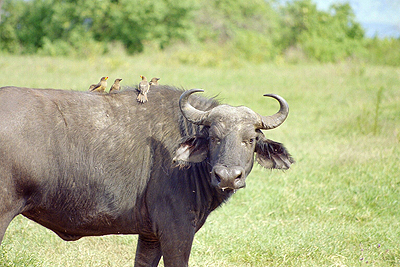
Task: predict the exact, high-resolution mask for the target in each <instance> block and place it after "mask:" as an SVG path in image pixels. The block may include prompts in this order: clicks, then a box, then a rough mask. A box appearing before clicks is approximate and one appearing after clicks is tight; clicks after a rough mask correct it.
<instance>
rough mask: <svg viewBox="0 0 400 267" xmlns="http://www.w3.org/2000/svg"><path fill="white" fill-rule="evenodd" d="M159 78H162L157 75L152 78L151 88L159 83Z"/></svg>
mask: <svg viewBox="0 0 400 267" xmlns="http://www.w3.org/2000/svg"><path fill="white" fill-rule="evenodd" d="M159 79H160V78H156V77H154V78H152V79H151V81H150V83H149V84H150V88H151V86H152V85H158V80H159Z"/></svg>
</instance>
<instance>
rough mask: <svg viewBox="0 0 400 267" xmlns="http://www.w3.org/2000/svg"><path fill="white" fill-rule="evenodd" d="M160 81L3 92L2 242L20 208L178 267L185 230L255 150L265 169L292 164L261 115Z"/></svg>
mask: <svg viewBox="0 0 400 267" xmlns="http://www.w3.org/2000/svg"><path fill="white" fill-rule="evenodd" d="M200 91H202V90H199V89H193V90H189V91H182V90H179V89H176V88H173V87H169V86H157V87H154V88H152V90H151V91H150V92H149V102H147V103H144V104H142V103H138V102H137V101H136V97H137V91H136V90H135V89H133V88H132V89H127V90H124V91H121V92H118V93H115V94H106V95H104V94H96V93H90V92H77V91H66V90H55V89H31V88H17V87H3V88H0V118H1V119H0V158H1V160H0V184H1V187H0V242H1V240H2V238H3V236H4V233H5V231H6V228H7V226H8V225H9V223H10V222H11V220H12V219H13V218H14V217H15V216H17V215H18V214H22V215H24V216H25V217H27V218H29V219H31V220H33V221H35V222H37V223H39V224H41V225H43V226H44V227H47V228H48V229H51V230H52V231H54V232H55V233H56V234H57V235H59V236H60V237H61V238H62V239H64V240H67V241H72V240H77V239H79V238H81V237H83V236H99V235H107V234H139V241H138V245H137V251H136V258H135V266H157V264H158V262H159V260H160V258H161V256H163V259H164V264H165V266H187V264H188V260H189V254H190V250H191V246H192V242H193V238H194V234H195V233H196V231H198V230H199V229H200V228H201V226H202V225H203V224H204V222H205V220H206V218H207V216H208V215H209V214H210V212H211V211H213V210H214V209H216V208H217V207H218V206H220V205H221V204H222V203H223V202H224V201H226V200H227V199H228V198H229V197H230V196H231V195H232V194H233V193H234V192H235V190H237V189H239V188H242V187H244V186H245V179H246V177H247V175H248V174H249V173H250V171H251V169H252V166H253V161H254V154H256V159H257V161H258V163H259V164H261V165H262V166H264V167H266V168H277V169H287V168H289V166H290V165H291V164H292V163H293V159H292V158H291V156H290V155H289V153H288V152H287V151H286V149H285V148H284V147H283V146H282V145H281V144H280V143H277V142H274V141H271V140H268V139H266V138H265V136H264V134H263V133H262V132H261V130H262V129H265V130H267V129H272V128H275V127H278V126H279V125H280V124H282V123H283V121H284V120H285V119H286V117H287V115H288V111H289V109H288V105H287V103H286V101H285V100H284V99H283V98H281V97H279V96H277V95H266V96H269V97H273V98H275V99H276V100H278V101H279V103H280V110H279V111H278V112H277V113H276V114H274V115H272V116H261V115H259V114H257V113H255V112H254V111H252V110H251V109H249V108H247V107H243V106H240V107H232V106H229V105H222V104H219V103H218V101H216V100H215V99H208V98H203V97H200V96H199V95H197V94H195V95H192V94H193V93H195V92H200Z"/></svg>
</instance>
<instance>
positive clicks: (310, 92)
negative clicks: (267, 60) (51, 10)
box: [0, 54, 400, 267]
mask: <svg viewBox="0 0 400 267" xmlns="http://www.w3.org/2000/svg"><path fill="white" fill-rule="evenodd" d="M0 69H1V72H0V86H6V85H15V86H26V87H38V88H63V89H73V90H86V89H87V88H88V87H89V85H90V84H92V83H97V81H98V80H99V78H100V77H101V76H105V75H107V76H110V80H111V81H113V80H114V79H115V78H122V79H123V81H122V82H121V83H122V84H123V85H133V84H137V83H138V82H139V81H140V78H139V75H146V76H147V77H153V76H158V77H161V80H160V82H161V83H163V84H171V85H176V86H179V87H181V86H182V87H184V88H187V89H190V88H203V89H205V95H207V96H214V95H217V94H218V95H219V99H221V100H222V101H223V102H225V103H229V104H231V105H246V106H248V107H250V108H252V109H253V110H254V111H256V112H259V113H261V114H265V115H267V114H272V113H273V112H275V111H276V110H277V108H278V104H277V103H276V101H273V100H271V99H267V98H263V97H262V95H263V94H264V93H277V94H280V95H281V96H283V97H285V98H286V100H287V101H288V103H289V105H290V115H289V118H288V119H287V121H286V122H285V123H284V124H283V125H282V126H281V127H279V128H277V129H274V130H271V131H265V134H266V136H267V137H269V138H271V139H273V140H275V141H279V142H282V143H284V144H285V145H286V147H287V148H288V150H289V151H290V152H291V153H292V155H293V157H294V158H295V159H296V161H297V162H296V164H295V165H293V168H292V169H290V170H288V171H286V172H281V171H269V170H264V169H262V168H261V167H259V166H258V165H255V167H254V169H253V171H252V173H251V175H250V176H249V177H248V178H247V187H246V188H245V189H241V190H239V191H238V192H237V193H236V194H235V195H234V196H233V197H232V198H231V200H230V201H229V202H228V203H227V204H225V205H223V206H222V207H221V208H219V209H218V210H216V211H215V212H214V213H212V214H211V216H210V217H209V219H208V220H207V222H206V224H205V225H204V227H203V228H202V229H201V230H200V231H199V232H198V234H197V235H196V237H195V241H194V245H193V249H192V255H191V259H190V265H191V266H364V265H365V266H399V265H400V163H399V162H400V68H390V67H377V66H368V65H363V64H360V63H357V62H351V61H349V62H343V63H340V64H329V65H319V64H309V65H306V64H303V65H284V64H277V63H276V64H272V63H271V64H268V65H258V66H255V65H246V64H241V65H240V66H234V65H230V66H229V67H228V66H227V67H225V68H224V67H223V66H221V67H220V68H205V67H202V68H200V67H196V66H184V65H181V64H179V62H178V61H176V60H174V58H173V57H170V56H167V55H165V54H157V55H151V56H149V55H142V56H137V57H126V58H125V57H123V56H120V55H112V56H105V57H101V58H91V59H85V60H77V59H65V58H41V57H35V56H29V57H20V56H4V55H2V56H1V57H0ZM135 247H136V236H104V237H93V238H83V239H81V240H79V241H76V242H64V241H62V240H61V239H60V238H58V237H57V236H56V235H55V234H53V233H52V232H51V231H49V230H47V229H45V228H43V227H41V226H39V225H37V224H36V223H34V222H32V221H29V220H28V219H26V218H24V217H22V216H18V217H17V218H15V219H14V221H13V222H12V224H11V225H10V227H9V228H8V230H7V232H6V235H5V238H4V241H3V244H2V245H1V253H0V266H63V267H69V266H71V267H72V266H133V262H134V255H135Z"/></svg>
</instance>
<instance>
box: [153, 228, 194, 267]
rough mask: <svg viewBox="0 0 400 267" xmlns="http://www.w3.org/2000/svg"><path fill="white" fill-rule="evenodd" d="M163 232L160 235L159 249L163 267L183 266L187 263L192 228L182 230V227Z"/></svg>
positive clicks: (192, 236) (191, 240)
mask: <svg viewBox="0 0 400 267" xmlns="http://www.w3.org/2000/svg"><path fill="white" fill-rule="evenodd" d="M176 229H179V230H178V231H174V230H170V231H169V232H168V233H166V232H164V233H163V235H162V236H161V237H160V242H161V251H162V255H163V260H164V266H165V267H185V266H188V264H189V256H190V251H191V249H192V243H193V239H194V233H195V231H194V229H190V230H192V231H190V230H186V231H185V230H184V228H183V227H181V228H176Z"/></svg>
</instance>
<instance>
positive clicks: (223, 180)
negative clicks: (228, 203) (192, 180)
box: [211, 165, 246, 191]
mask: <svg viewBox="0 0 400 267" xmlns="http://www.w3.org/2000/svg"><path fill="white" fill-rule="evenodd" d="M245 180H246V173H245V171H244V169H243V168H242V167H240V166H235V167H230V168H228V167H225V166H222V165H219V166H215V167H214V168H213V169H212V171H211V184H212V185H213V186H214V187H216V188H218V189H221V190H222V191H225V190H238V189H240V188H244V187H246V182H245Z"/></svg>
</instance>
